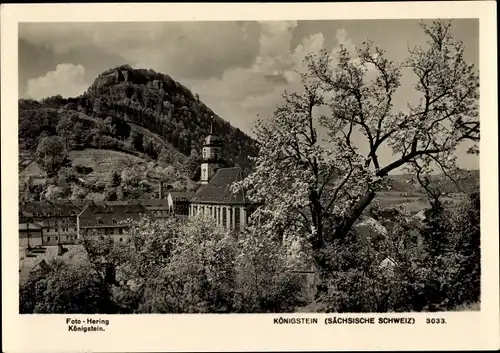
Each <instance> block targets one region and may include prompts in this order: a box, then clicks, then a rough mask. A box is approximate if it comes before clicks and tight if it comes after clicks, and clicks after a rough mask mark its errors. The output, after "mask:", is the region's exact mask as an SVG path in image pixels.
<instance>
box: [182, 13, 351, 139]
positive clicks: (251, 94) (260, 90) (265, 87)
mask: <svg viewBox="0 0 500 353" xmlns="http://www.w3.org/2000/svg"><path fill="white" fill-rule="evenodd" d="M260 25H261V26H262V30H261V32H260V38H259V43H260V48H259V54H258V55H257V57H256V58H255V60H254V62H253V64H252V65H250V66H249V67H247V68H228V69H227V70H225V71H224V73H223V74H222V75H221V76H220V77H214V78H211V79H209V80H202V81H197V80H193V81H191V82H188V83H187V86H188V87H189V88H190V89H192V90H193V91H194V92H196V93H198V94H199V95H200V98H201V99H202V100H203V101H205V102H206V103H207V104H208V105H209V106H210V107H211V108H212V109H213V110H214V111H216V112H217V113H218V114H219V115H221V116H222V117H224V118H225V119H227V120H229V121H230V122H231V123H232V124H233V125H236V126H238V127H240V128H241V129H243V130H244V131H251V129H252V128H253V126H254V124H255V122H256V120H257V119H258V117H261V118H266V117H268V116H270V115H272V113H273V111H274V110H275V109H276V107H277V106H278V105H280V104H281V103H282V94H283V92H284V91H285V90H287V91H289V92H290V91H291V92H293V91H298V90H300V89H301V87H302V86H301V83H300V75H299V74H298V73H297V72H305V71H306V70H307V65H306V64H305V63H304V59H305V58H306V56H307V55H308V54H310V53H318V52H319V51H320V50H322V49H327V50H328V51H329V52H331V54H332V56H333V60H336V58H337V53H338V51H339V50H340V45H344V46H346V47H347V48H348V49H349V50H352V51H353V50H354V45H353V44H352V42H351V41H350V40H349V38H348V36H347V32H346V31H345V30H339V31H337V35H336V38H337V44H336V45H335V46H333V47H331V48H325V37H324V35H323V33H321V32H318V33H314V34H312V35H309V36H307V37H305V38H303V39H302V41H301V42H300V43H299V44H298V45H296V46H295V47H294V48H293V47H292V44H291V43H292V38H293V31H294V30H295V28H296V27H297V22H296V21H286V22H283V21H280V22H261V23H260Z"/></svg>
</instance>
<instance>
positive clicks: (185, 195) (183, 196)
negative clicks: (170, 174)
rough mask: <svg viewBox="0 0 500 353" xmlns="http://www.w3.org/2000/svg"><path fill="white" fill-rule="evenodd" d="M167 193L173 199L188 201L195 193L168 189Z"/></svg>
mask: <svg viewBox="0 0 500 353" xmlns="http://www.w3.org/2000/svg"><path fill="white" fill-rule="evenodd" d="M169 194H170V196H171V197H172V200H174V201H189V200H191V198H192V197H193V196H194V194H195V193H194V192H193V191H170V192H169Z"/></svg>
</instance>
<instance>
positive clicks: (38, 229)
mask: <svg viewBox="0 0 500 353" xmlns="http://www.w3.org/2000/svg"><path fill="white" fill-rule="evenodd" d="M42 245H44V244H43V228H42V226H41V225H40V224H37V223H19V247H22V248H34V247H36V246H42Z"/></svg>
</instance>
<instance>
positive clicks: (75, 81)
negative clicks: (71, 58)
mask: <svg viewBox="0 0 500 353" xmlns="http://www.w3.org/2000/svg"><path fill="white" fill-rule="evenodd" d="M87 87H88V84H87V83H86V82H85V68H84V67H83V66H82V65H74V64H59V65H57V67H56V69H55V70H54V71H49V72H47V74H45V75H44V76H41V77H38V78H35V79H30V80H28V84H27V90H26V96H27V97H31V98H34V99H42V98H46V97H50V96H54V95H57V94H60V95H61V96H63V97H65V98H67V97H75V96H78V95H80V94H81V93H83V92H84V91H85V90H86V89H87Z"/></svg>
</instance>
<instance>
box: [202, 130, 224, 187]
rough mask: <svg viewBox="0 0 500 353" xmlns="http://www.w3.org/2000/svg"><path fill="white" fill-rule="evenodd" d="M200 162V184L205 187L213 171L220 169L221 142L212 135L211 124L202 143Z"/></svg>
mask: <svg viewBox="0 0 500 353" xmlns="http://www.w3.org/2000/svg"><path fill="white" fill-rule="evenodd" d="M201 158H202V162H201V177H200V182H201V184H203V185H207V184H208V183H209V181H210V180H211V179H212V177H213V176H214V174H215V171H216V170H217V169H219V168H221V167H222V164H223V160H222V140H221V139H220V138H219V136H218V135H217V134H215V133H214V125H213V123H212V124H211V125H210V134H209V135H208V136H207V137H206V138H205V140H204V141H203V146H202V157H201Z"/></svg>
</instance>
